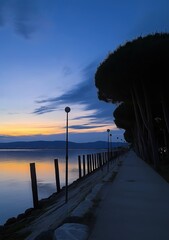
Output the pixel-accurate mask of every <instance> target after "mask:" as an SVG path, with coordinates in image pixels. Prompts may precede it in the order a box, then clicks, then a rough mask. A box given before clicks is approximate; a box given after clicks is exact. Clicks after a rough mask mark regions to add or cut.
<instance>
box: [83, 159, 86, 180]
mask: <svg viewBox="0 0 169 240" xmlns="http://www.w3.org/2000/svg"><path fill="white" fill-rule="evenodd" d="M85 175H86V166H85V155H83V176H85Z"/></svg>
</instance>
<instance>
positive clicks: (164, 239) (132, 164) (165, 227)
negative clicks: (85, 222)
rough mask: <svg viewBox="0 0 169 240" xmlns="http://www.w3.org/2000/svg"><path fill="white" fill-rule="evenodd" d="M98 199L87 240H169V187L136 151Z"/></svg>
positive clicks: (127, 155)
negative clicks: (94, 218) (98, 202)
mask: <svg viewBox="0 0 169 240" xmlns="http://www.w3.org/2000/svg"><path fill="white" fill-rule="evenodd" d="M99 197H100V199H101V201H100V204H99V206H98V207H97V208H96V210H95V215H96V222H95V225H94V227H93V229H92V232H91V234H90V236H89V238H88V240H169V184H168V183H167V182H166V181H165V180H164V179H163V178H162V177H161V176H160V175H158V173H156V172H155V171H154V170H153V169H151V167H150V166H148V165H147V164H146V163H145V162H143V161H142V160H141V159H139V158H138V157H137V156H136V154H135V153H134V152H133V151H130V152H128V153H127V154H126V155H125V158H124V157H122V166H121V167H120V169H119V172H118V174H117V176H116V178H115V180H114V181H113V182H109V183H106V184H105V185H104V187H103V188H102V190H101V191H100V193H99Z"/></svg>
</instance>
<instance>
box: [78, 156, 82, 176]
mask: <svg viewBox="0 0 169 240" xmlns="http://www.w3.org/2000/svg"><path fill="white" fill-rule="evenodd" d="M78 165H79V178H81V177H82V171H81V157H80V156H78Z"/></svg>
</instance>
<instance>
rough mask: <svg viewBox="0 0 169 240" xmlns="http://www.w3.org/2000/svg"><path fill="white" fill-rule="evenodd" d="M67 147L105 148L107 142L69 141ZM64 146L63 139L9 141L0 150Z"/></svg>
mask: <svg viewBox="0 0 169 240" xmlns="http://www.w3.org/2000/svg"><path fill="white" fill-rule="evenodd" d="M126 145H127V143H122V142H112V143H109V147H110V148H116V147H122V146H126ZM68 146H69V149H72V150H76V149H79V150H80V149H82V150H83V149H107V148H108V143H107V142H105V141H97V142H86V143H76V142H69V144H68ZM65 147H66V142H65V141H31V142H9V143H0V150H2V151H3V150H10V149H15V150H24V149H25V150H64V149H65Z"/></svg>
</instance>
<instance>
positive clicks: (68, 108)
mask: <svg viewBox="0 0 169 240" xmlns="http://www.w3.org/2000/svg"><path fill="white" fill-rule="evenodd" d="M70 110H71V109H70V107H66V108H65V112H66V177H65V178H66V179H65V191H66V192H65V202H66V203H67V201H68V113H69V112H70Z"/></svg>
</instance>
